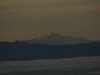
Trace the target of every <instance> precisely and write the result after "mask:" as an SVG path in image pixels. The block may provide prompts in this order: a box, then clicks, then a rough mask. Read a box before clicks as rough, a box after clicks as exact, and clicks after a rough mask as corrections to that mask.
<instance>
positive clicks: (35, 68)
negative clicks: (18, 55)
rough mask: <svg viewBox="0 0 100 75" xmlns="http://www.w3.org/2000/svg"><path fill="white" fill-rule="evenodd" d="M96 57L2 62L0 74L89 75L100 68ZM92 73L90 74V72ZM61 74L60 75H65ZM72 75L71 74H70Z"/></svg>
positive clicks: (99, 61)
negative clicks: (85, 74)
mask: <svg viewBox="0 0 100 75" xmlns="http://www.w3.org/2000/svg"><path fill="white" fill-rule="evenodd" d="M99 58H100V57H99V56H98V57H78V58H67V59H46V60H39V59H38V60H30V61H4V62H0V74H5V73H7V74H9V73H13V72H14V73H16V72H20V73H21V72H23V73H25V72H30V73H31V72H32V74H34V73H36V74H35V75H37V74H38V75H40V74H39V72H40V73H43V74H44V73H46V72H47V73H51V74H57V73H58V74H59V73H65V74H67V73H78V72H79V71H80V73H81V72H83V73H84V72H88V71H89V72H90V73H91V74H93V73H95V71H96V70H97V71H98V69H99V68H100V60H99ZM93 70H94V71H93ZM91 71H92V72H93V73H92V72H91ZM65 74H62V75H65ZM72 75H73V74H72Z"/></svg>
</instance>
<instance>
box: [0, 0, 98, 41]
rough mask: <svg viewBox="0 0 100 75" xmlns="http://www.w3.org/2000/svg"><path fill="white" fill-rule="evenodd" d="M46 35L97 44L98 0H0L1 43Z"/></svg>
mask: <svg viewBox="0 0 100 75" xmlns="http://www.w3.org/2000/svg"><path fill="white" fill-rule="evenodd" d="M48 32H56V33H59V34H61V35H69V36H73V37H85V38H88V39H94V40H100V0H0V41H14V40H16V39H18V40H22V39H32V38H35V37H42V36H43V35H45V34H47V33H48Z"/></svg>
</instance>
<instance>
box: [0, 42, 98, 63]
mask: <svg viewBox="0 0 100 75" xmlns="http://www.w3.org/2000/svg"><path fill="white" fill-rule="evenodd" d="M99 55H100V42H94V43H84V44H75V45H45V44H30V43H26V42H0V61H5V60H33V59H56V58H68V57H77V56H78V57H80V56H99Z"/></svg>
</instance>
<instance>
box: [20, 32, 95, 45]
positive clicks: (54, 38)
mask: <svg viewBox="0 0 100 75" xmlns="http://www.w3.org/2000/svg"><path fill="white" fill-rule="evenodd" d="M22 42H28V43H38V44H47V45H71V44H80V43H90V42H94V40H89V39H86V38H84V37H80V38H75V37H71V36H67V35H66V36H62V35H60V34H57V33H54V32H51V33H49V34H46V35H44V36H43V37H41V38H40V37H36V38H34V39H30V40H23V41H22Z"/></svg>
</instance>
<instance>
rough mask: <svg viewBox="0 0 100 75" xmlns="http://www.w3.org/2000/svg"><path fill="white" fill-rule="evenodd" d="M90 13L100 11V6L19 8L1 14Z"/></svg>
mask: <svg viewBox="0 0 100 75" xmlns="http://www.w3.org/2000/svg"><path fill="white" fill-rule="evenodd" d="M89 11H100V5H95V4H89V5H79V6H67V7H55V8H19V9H17V8H16V9H6V10H3V11H1V12H0V14H2V15H6V14H24V15H29V14H31V15H37V16H40V15H48V14H61V15H65V14H75V13H83V12H89Z"/></svg>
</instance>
